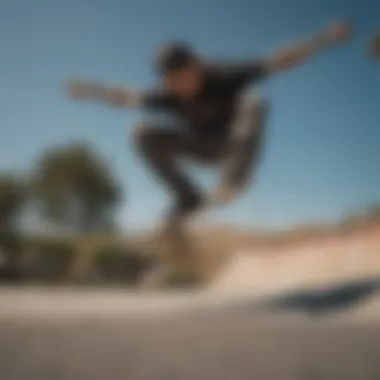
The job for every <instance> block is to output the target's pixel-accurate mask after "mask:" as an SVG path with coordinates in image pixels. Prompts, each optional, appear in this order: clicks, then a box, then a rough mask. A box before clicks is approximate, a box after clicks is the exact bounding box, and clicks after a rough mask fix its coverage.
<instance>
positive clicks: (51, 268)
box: [22, 239, 76, 283]
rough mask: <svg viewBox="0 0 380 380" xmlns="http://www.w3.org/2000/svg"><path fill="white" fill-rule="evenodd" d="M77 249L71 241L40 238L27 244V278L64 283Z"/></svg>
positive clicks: (24, 262)
mask: <svg viewBox="0 0 380 380" xmlns="http://www.w3.org/2000/svg"><path fill="white" fill-rule="evenodd" d="M75 255H76V250H75V248H74V246H73V245H72V244H70V243H69V242H63V241H56V240H49V239H47V240H43V239H42V240H39V241H34V242H32V243H30V244H28V245H27V250H26V252H25V253H24V259H23V265H22V267H23V271H24V275H25V277H26V278H27V279H29V280H32V281H37V282H43V283H62V282H65V281H66V280H67V279H68V276H69V274H70V271H71V268H72V264H73V261H74V258H75Z"/></svg>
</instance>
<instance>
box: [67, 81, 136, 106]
mask: <svg viewBox="0 0 380 380" xmlns="http://www.w3.org/2000/svg"><path fill="white" fill-rule="evenodd" d="M67 92H68V94H69V96H71V97H72V98H74V99H78V100H93V101H100V102H104V103H107V104H108V105H111V106H114V107H139V106H140V105H141V104H142V95H141V94H139V93H137V92H134V91H130V90H127V89H123V88H121V87H114V86H105V85H103V84H99V83H92V82H86V81H77V80H72V81H69V83H68V85H67Z"/></svg>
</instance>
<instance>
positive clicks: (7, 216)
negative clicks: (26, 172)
mask: <svg viewBox="0 0 380 380" xmlns="http://www.w3.org/2000/svg"><path fill="white" fill-rule="evenodd" d="M24 201H25V192H24V186H23V184H22V182H21V181H20V180H19V179H17V178H16V177H14V176H12V175H8V174H0V230H1V231H13V230H14V229H15V228H17V222H18V218H19V216H20V213H21V211H22V208H23V206H24Z"/></svg>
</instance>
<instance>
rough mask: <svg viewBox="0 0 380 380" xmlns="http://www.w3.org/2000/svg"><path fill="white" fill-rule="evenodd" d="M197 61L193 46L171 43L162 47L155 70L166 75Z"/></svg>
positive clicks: (157, 55) (157, 56)
mask: <svg viewBox="0 0 380 380" xmlns="http://www.w3.org/2000/svg"><path fill="white" fill-rule="evenodd" d="M195 59H196V54H195V52H194V50H193V49H192V47H191V46H189V45H188V44H186V43H184V42H171V43H168V44H165V45H163V46H161V47H160V48H159V49H158V52H157V54H156V57H155V70H156V71H157V72H158V73H159V74H165V73H168V72H171V71H175V70H178V69H180V68H182V67H183V66H185V65H187V64H188V63H189V62H191V61H193V60H195Z"/></svg>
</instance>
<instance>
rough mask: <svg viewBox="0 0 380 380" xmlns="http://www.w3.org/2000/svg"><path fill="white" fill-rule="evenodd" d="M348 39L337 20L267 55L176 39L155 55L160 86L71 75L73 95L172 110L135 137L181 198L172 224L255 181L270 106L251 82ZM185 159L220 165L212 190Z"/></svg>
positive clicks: (175, 195)
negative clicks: (137, 88) (203, 48)
mask: <svg viewBox="0 0 380 380" xmlns="http://www.w3.org/2000/svg"><path fill="white" fill-rule="evenodd" d="M348 37H349V26H348V24H347V23H345V22H336V23H333V24H330V25H328V26H327V27H325V28H323V29H322V30H321V31H320V32H318V33H316V34H315V35H314V36H312V37H311V38H308V39H306V40H304V41H301V42H296V43H294V44H291V45H289V46H288V47H285V48H284V49H280V50H278V51H277V52H275V53H274V54H273V55H271V56H269V57H267V58H264V59H262V60H259V61H257V60H251V61H250V60H247V61H244V62H208V61H206V60H204V59H202V58H201V57H200V56H199V55H198V54H197V53H196V52H195V51H194V50H193V49H192V48H191V47H189V46H188V45H187V44H184V43H169V44H167V45H165V46H163V47H161V48H160V49H159V50H158V53H157V56H156V59H155V70H156V72H157V74H158V75H159V77H160V79H161V80H160V83H159V85H158V87H157V88H155V89H152V90H150V91H145V92H141V93H137V92H134V91H130V90H128V89H124V88H116V87H109V86H105V85H102V84H97V83H90V82H85V81H72V82H70V84H69V93H70V94H71V96H73V97H74V98H76V99H89V100H100V101H104V102H106V103H108V104H110V105H112V106H120V107H142V108H146V109H150V110H156V111H165V112H166V113H167V114H168V115H169V116H173V122H172V123H170V124H168V125H162V124H157V125H153V124H143V125H139V126H137V127H136V130H135V133H134V136H135V143H136V146H137V148H138V150H139V152H140V153H141V155H142V157H143V158H144V159H145V162H146V163H147V164H148V165H149V166H150V167H151V169H152V170H153V171H154V173H155V174H156V176H157V177H158V178H159V179H160V180H161V181H162V182H163V183H164V184H166V185H167V187H168V188H169V190H170V191H172V194H173V198H174V204H173V207H172V209H171V210H170V213H169V215H168V218H167V221H168V224H167V225H168V226H170V225H178V224H180V222H182V221H184V220H186V218H187V217H188V216H189V215H191V214H192V213H194V212H195V211H197V210H199V209H202V207H205V206H207V205H215V204H222V203H227V202H230V201H231V200H232V199H234V197H235V196H236V195H237V194H239V193H240V192H241V191H242V190H243V189H244V188H245V185H246V184H247V181H248V180H249V179H250V173H251V172H252V171H253V167H254V166H255V165H256V164H257V162H258V158H259V152H260V145H261V140H262V136H263V131H264V123H265V119H266V112H267V107H266V104H265V103H264V102H262V101H261V100H260V99H253V98H249V97H248V96H246V92H247V89H248V87H249V86H250V85H251V84H255V83H257V82H258V81H259V80H261V79H263V78H266V77H268V76H270V75H273V74H277V73H281V72H283V71H284V70H287V69H291V68H294V67H295V66H297V65H300V64H302V63H305V62H306V61H307V60H308V59H309V58H310V57H312V56H313V55H314V54H316V53H318V52H319V51H321V50H323V49H325V48H329V47H332V46H334V45H336V44H339V43H341V42H344V41H346V40H347V38H348ZM183 158H186V159H191V160H194V161H198V162H200V163H210V164H214V165H216V166H217V167H219V168H221V169H222V176H221V182H220V184H219V185H218V186H216V188H215V189H214V190H213V191H211V192H210V194H209V195H205V194H203V193H202V192H201V191H200V190H199V189H198V187H197V186H195V185H194V183H193V181H192V180H191V179H190V178H189V177H188V176H186V175H185V174H184V173H183V171H182V170H181V169H180V167H179V160H181V159H183Z"/></svg>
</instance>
